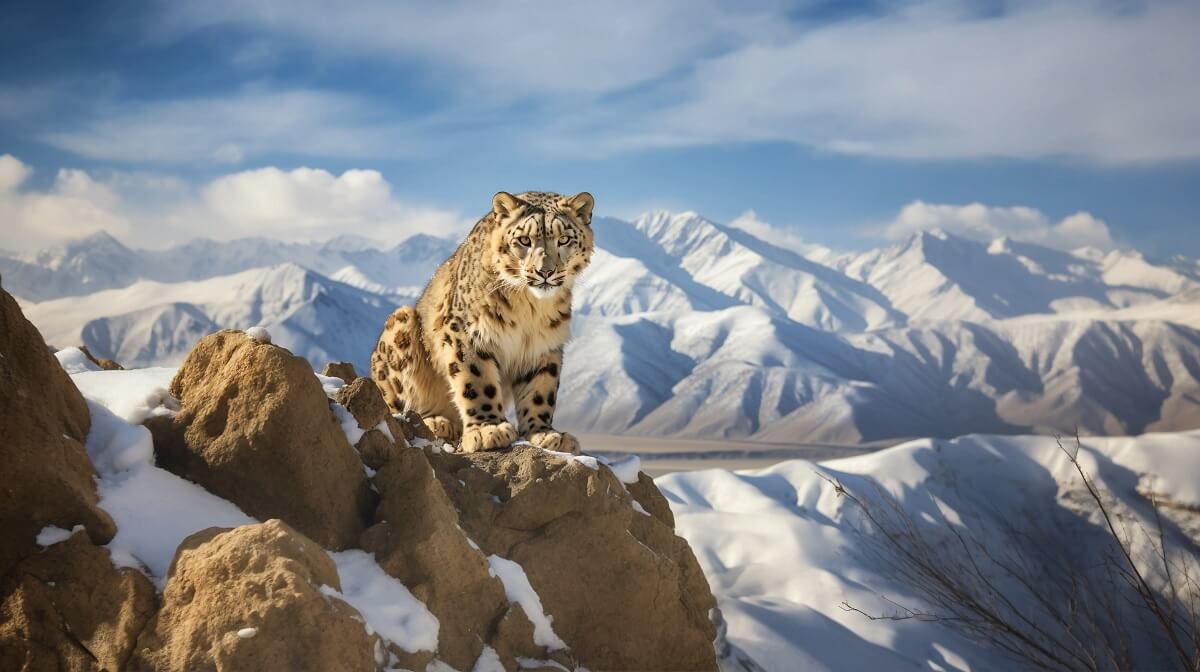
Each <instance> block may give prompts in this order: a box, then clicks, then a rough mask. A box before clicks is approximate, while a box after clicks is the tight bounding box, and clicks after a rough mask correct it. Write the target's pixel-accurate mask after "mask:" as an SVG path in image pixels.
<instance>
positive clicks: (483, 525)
mask: <svg viewBox="0 0 1200 672" xmlns="http://www.w3.org/2000/svg"><path fill="white" fill-rule="evenodd" d="M431 461H432V462H433V465H434V467H435V468H436V470H437V475H438V479H439V481H440V483H441V484H442V486H443V488H444V490H445V491H446V493H447V494H448V496H449V497H450V499H451V500H452V501H453V502H454V504H455V507H456V508H457V509H458V510H459V511H461V518H460V521H459V523H460V525H461V526H462V528H463V529H464V530H465V531H466V533H467V534H468V535H469V536H470V537H471V538H472V539H474V541H475V542H476V543H477V544H478V545H479V546H480V548H481V549H482V552H483V553H485V554H489V555H491V554H495V555H498V556H501V557H504V558H507V559H509V560H512V561H514V562H516V563H518V564H519V565H520V566H521V567H522V568H523V569H524V570H525V574H526V575H527V576H528V578H529V583H530V584H531V585H532V587H533V589H534V590H536V591H537V593H538V595H539V596H540V598H541V602H542V605H543V606H544V608H545V610H546V613H547V614H549V615H550V616H551V617H552V618H553V627H554V630H555V632H556V633H557V634H558V636H559V637H560V638H561V639H562V640H563V641H565V642H566V644H567V645H568V646H570V648H571V652H572V654H573V655H574V656H576V657H577V658H578V660H579V661H580V663H581V664H583V665H585V666H587V667H588V668H591V669H654V670H703V669H715V667H716V662H715V657H714V652H713V647H712V642H713V638H714V636H715V634H716V633H715V630H714V627H713V624H712V622H711V621H710V620H709V611H710V610H711V609H712V608H713V607H715V606H716V602H715V600H714V599H713V597H712V593H711V592H710V590H709V588H708V583H707V582H706V581H705V579H704V575H703V573H702V572H701V570H700V566H699V564H698V563H697V562H696V559H695V556H694V555H693V554H692V552H691V549H690V548H689V547H688V545H687V542H685V541H684V540H683V539H681V538H679V537H678V536H676V535H675V533H674V530H673V529H672V528H671V526H670V525H669V524H668V523H667V522H665V521H664V520H663V519H662V518H660V517H656V516H654V515H650V514H645V513H641V512H638V511H636V510H635V509H634V507H633V504H632V502H633V501H634V500H633V498H632V496H631V495H630V494H629V492H628V491H627V490H626V488H625V486H624V484H622V483H621V481H619V480H618V479H617V478H616V476H615V475H614V474H613V472H612V471H610V470H609V469H607V468H605V467H603V466H600V465H597V464H596V463H595V462H593V461H591V460H589V459H588V458H584V459H578V458H569V457H568V458H564V457H561V456H557V455H555V454H552V453H547V452H545V451H542V450H540V449H538V448H534V447H531V446H524V447H520V446H518V447H514V448H513V449H512V450H510V451H506V452H487V453H475V454H470V455H460V454H446V453H442V454H436V455H433V456H432V460H431ZM647 481H648V479H647ZM640 485H641V486H642V487H641V489H642V490H643V498H644V499H646V500H647V503H648V504H650V505H651V506H653V508H655V509H660V507H659V506H658V505H657V504H656V502H654V500H653V497H652V496H650V493H649V492H648V487H647V486H648V485H649V484H648V483H646V482H642V483H641V484H640ZM654 493H655V494H656V495H657V497H659V498H661V497H662V495H661V494H657V490H654ZM662 504H664V505H665V500H663V501H662ZM642 506H643V508H647V510H649V508H648V507H646V505H645V504H643V505H642ZM668 513H669V510H668ZM659 515H660V516H662V517H663V518H665V516H664V515H663V514H662V512H661V510H660V513H659Z"/></svg>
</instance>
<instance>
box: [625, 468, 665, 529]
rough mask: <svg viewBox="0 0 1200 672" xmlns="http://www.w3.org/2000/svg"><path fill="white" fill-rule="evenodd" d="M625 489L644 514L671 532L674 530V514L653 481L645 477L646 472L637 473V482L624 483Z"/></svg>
mask: <svg viewBox="0 0 1200 672" xmlns="http://www.w3.org/2000/svg"><path fill="white" fill-rule="evenodd" d="M625 489H626V490H628V491H629V494H630V495H631V496H632V497H633V499H634V500H635V501H636V502H637V503H638V504H641V505H642V508H643V509H645V510H646V513H649V514H650V515H652V516H654V517H655V518H656V519H658V521H659V522H660V523H662V524H663V525H666V526H667V527H669V528H671V529H672V530H674V529H675V514H673V513H671V505H670V504H668V503H667V498H666V497H663V494H662V492H660V491H659V489H658V486H657V485H655V484H654V479H653V478H650V477H649V476H648V475H646V472H644V471H639V472H638V482H637V483H626V484H625Z"/></svg>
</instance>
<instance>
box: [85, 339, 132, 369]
mask: <svg viewBox="0 0 1200 672" xmlns="http://www.w3.org/2000/svg"><path fill="white" fill-rule="evenodd" d="M79 351H80V352H82V353H83V355H84V356H85V357H87V358H88V359H90V360H92V363H93V364H95V365H96V366H98V367H100V368H102V369H104V370H105V371H124V370H125V367H123V366H121V365H120V364H118V363H116V362H114V361H113V360H111V359H105V358H103V357H96V356H95V355H93V354H92V353H91V352H90V351H89V350H88V349H87V346H86V345H81V346H79Z"/></svg>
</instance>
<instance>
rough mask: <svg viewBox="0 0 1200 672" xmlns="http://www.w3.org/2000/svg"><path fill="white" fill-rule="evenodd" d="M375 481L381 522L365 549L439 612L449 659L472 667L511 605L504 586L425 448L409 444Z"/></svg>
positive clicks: (441, 650) (445, 656) (443, 650)
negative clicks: (463, 524) (474, 543)
mask: <svg viewBox="0 0 1200 672" xmlns="http://www.w3.org/2000/svg"><path fill="white" fill-rule="evenodd" d="M375 487H376V488H378V489H379V492H380V503H379V508H378V510H377V511H376V513H375V517H376V520H378V521H379V522H377V523H376V524H375V525H373V526H372V527H371V528H370V529H368V530H367V531H366V533H364V534H363V537H362V547H363V549H365V550H367V551H369V552H371V553H374V554H375V560H376V562H378V563H379V566H380V567H382V568H383V569H384V571H386V572H387V573H388V574H391V575H392V576H394V577H396V578H397V579H400V581H401V582H402V583H403V584H404V585H405V586H407V587H408V589H409V590H410V591H412V594H413V595H414V596H416V598H417V599H418V600H421V601H422V602H424V603H425V606H426V607H428V608H429V610H430V611H431V612H432V613H433V615H434V616H436V617H437V619H438V622H439V623H440V624H441V629H440V636H439V640H440V647H439V650H438V655H439V656H440V657H441V658H442V660H445V661H446V662H447V663H449V664H450V665H452V666H454V667H455V668H457V669H463V670H465V669H471V668H472V667H473V666H474V664H475V661H476V660H478V658H479V655H480V653H482V651H483V647H484V645H486V644H488V643H489V642H490V640H491V639H492V635H493V634H494V631H493V628H494V626H495V624H496V622H497V621H498V620H499V619H500V617H501V616H503V615H504V613H505V612H506V611H507V610H508V601H507V600H506V599H505V595H504V586H503V585H502V584H501V583H500V581H499V580H498V579H496V578H495V577H493V576H491V573H490V571H489V568H488V562H487V559H486V558H484V556H483V554H482V553H480V552H479V550H478V549H476V548H474V547H473V546H472V542H471V541H470V540H469V539H468V538H467V536H466V535H465V534H464V533H463V531H462V530H461V529H460V528H459V526H458V512H457V511H455V509H454V505H453V503H452V502H451V501H450V499H449V498H448V497H447V496H446V493H445V491H444V490H443V488H442V486H441V484H440V483H439V482H438V480H437V478H436V477H435V476H434V473H433V469H432V468H431V467H430V464H429V460H427V459H426V457H425V453H424V452H423V451H420V450H415V449H408V450H404V451H401V452H400V453H399V454H398V455H397V456H396V459H392V460H389V461H388V462H387V463H386V464H384V465H382V467H381V468H380V470H379V472H378V473H377V474H376V476H375Z"/></svg>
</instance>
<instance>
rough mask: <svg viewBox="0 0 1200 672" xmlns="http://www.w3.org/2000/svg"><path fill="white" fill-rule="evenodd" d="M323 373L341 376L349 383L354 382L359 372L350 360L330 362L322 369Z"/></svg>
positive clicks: (333, 376) (323, 374) (334, 376)
mask: <svg viewBox="0 0 1200 672" xmlns="http://www.w3.org/2000/svg"><path fill="white" fill-rule="evenodd" d="M321 375H322V376H327V377H330V378H341V379H342V380H344V381H346V382H347V383H353V382H354V379H355V378H358V373H357V372H355V371H354V365H353V364H351V363H350V362H330V363H328V364H326V365H325V368H324V369H321Z"/></svg>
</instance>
